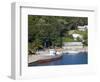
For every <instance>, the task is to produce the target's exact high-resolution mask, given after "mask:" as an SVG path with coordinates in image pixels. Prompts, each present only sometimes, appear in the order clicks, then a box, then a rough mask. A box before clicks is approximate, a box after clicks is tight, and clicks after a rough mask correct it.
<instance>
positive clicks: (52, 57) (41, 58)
mask: <svg viewBox="0 0 100 82" xmlns="http://www.w3.org/2000/svg"><path fill="white" fill-rule="evenodd" d="M60 58H62V54H56V55H40V56H39V57H38V58H37V59H36V60H35V61H34V59H33V61H29V62H28V63H29V64H31V63H47V62H50V61H55V60H58V59H60Z"/></svg>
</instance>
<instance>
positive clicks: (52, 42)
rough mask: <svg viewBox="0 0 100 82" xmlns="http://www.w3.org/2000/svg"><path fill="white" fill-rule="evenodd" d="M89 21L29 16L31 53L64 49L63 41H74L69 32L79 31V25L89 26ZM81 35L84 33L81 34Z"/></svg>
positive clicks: (76, 18) (74, 18)
mask: <svg viewBox="0 0 100 82" xmlns="http://www.w3.org/2000/svg"><path fill="white" fill-rule="evenodd" d="M87 21H88V20H87V18H86V17H63V16H35V15H29V16H28V47H29V48H28V49H29V53H35V52H36V51H37V50H39V49H44V48H52V47H53V48H54V47H62V42H63V41H65V42H68V41H70V42H71V41H73V39H72V37H69V35H68V31H70V30H77V26H78V25H87V23H88V22H87ZM76 32H78V31H76ZM80 34H84V33H81V32H80ZM84 39H87V35H86V34H84ZM86 41H87V40H86ZM85 44H86V42H85Z"/></svg>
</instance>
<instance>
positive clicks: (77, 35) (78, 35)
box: [72, 33, 83, 41]
mask: <svg viewBox="0 0 100 82" xmlns="http://www.w3.org/2000/svg"><path fill="white" fill-rule="evenodd" d="M72 37H73V39H74V40H75V41H76V40H77V38H80V39H81V40H82V39H83V36H82V35H80V34H76V33H74V34H72Z"/></svg>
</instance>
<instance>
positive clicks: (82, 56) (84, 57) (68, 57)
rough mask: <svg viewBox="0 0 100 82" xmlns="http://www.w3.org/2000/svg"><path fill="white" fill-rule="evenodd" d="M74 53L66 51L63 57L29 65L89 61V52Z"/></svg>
mask: <svg viewBox="0 0 100 82" xmlns="http://www.w3.org/2000/svg"><path fill="white" fill-rule="evenodd" d="M73 54H74V53H70V54H68V53H66V54H64V55H63V57H62V58H60V59H58V60H55V61H51V62H46V63H40V64H39V63H31V64H29V66H48V65H74V64H87V63H88V54H87V53H86V52H84V53H83V52H82V53H78V54H76V55H73Z"/></svg>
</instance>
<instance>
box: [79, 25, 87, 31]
mask: <svg viewBox="0 0 100 82" xmlns="http://www.w3.org/2000/svg"><path fill="white" fill-rule="evenodd" d="M77 28H78V30H79V31H86V29H87V28H88V26H87V25H84V26H78V27H77Z"/></svg>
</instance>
